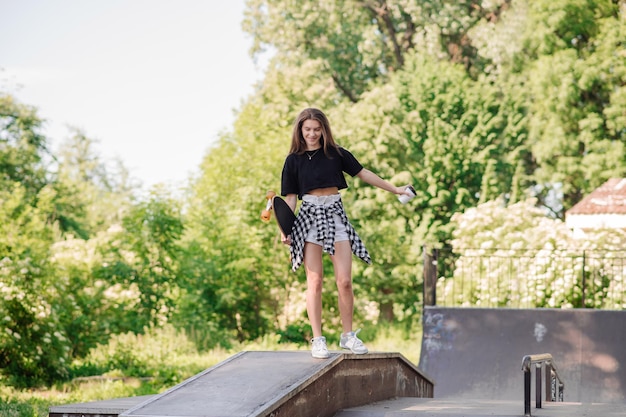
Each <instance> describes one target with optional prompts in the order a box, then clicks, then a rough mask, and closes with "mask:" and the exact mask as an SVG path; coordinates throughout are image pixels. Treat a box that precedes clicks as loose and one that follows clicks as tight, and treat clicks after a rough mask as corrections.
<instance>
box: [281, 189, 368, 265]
mask: <svg viewBox="0 0 626 417" xmlns="http://www.w3.org/2000/svg"><path fill="white" fill-rule="evenodd" d="M333 214H337V215H338V216H339V217H341V221H342V223H343V224H344V225H345V226H346V231H347V232H348V237H349V238H350V245H351V247H352V253H353V254H355V255H356V256H357V257H358V258H360V259H361V260H363V261H364V262H366V263H368V264H370V263H372V259H371V258H370V255H369V253H368V252H367V249H365V244H363V241H362V240H361V238H360V237H359V235H358V234H357V232H356V230H354V227H352V225H351V224H350V222H349V221H348V216H347V215H346V212H345V211H344V209H343V204H342V203H341V200H339V201H335V202H334V203H332V204H330V205H320V204H312V203H310V202H307V201H303V202H302V205H301V206H300V211H299V212H298V216H297V217H296V221H295V223H294V225H293V229H292V231H291V248H290V252H291V269H292V270H293V271H296V270H297V269H298V268H299V267H300V265H302V262H304V243H305V239H306V235H307V234H308V232H309V230H310V229H311V227H313V226H315V227H316V228H317V240H319V241H321V242H323V243H324V244H323V250H324V252H326V253H328V254H330V255H334V254H335V219H334V218H333Z"/></svg>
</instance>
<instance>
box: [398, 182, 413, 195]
mask: <svg viewBox="0 0 626 417" xmlns="http://www.w3.org/2000/svg"><path fill="white" fill-rule="evenodd" d="M409 187H411V188H413V186H412V185H411V184H407V185H403V186H402V187H396V190H395V191H394V194H397V195H408V196H409V197H413V194H412V193H411V191H409Z"/></svg>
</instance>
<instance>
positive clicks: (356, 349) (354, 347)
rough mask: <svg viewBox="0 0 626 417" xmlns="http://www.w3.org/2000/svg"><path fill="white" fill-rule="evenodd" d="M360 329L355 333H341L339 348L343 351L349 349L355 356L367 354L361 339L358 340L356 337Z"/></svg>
mask: <svg viewBox="0 0 626 417" xmlns="http://www.w3.org/2000/svg"><path fill="white" fill-rule="evenodd" d="M360 331H361V329H359V330H357V331H356V332H348V333H342V334H341V339H340V341H339V346H341V347H342V348H343V349H350V350H351V351H352V353H355V354H357V355H363V354H365V353H367V347H366V346H365V345H364V344H363V342H362V341H361V339H359V338H358V337H357V336H356V335H357V334H359V332H360Z"/></svg>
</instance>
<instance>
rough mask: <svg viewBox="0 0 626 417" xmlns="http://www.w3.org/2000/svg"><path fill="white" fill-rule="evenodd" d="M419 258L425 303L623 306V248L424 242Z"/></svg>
mask: <svg viewBox="0 0 626 417" xmlns="http://www.w3.org/2000/svg"><path fill="white" fill-rule="evenodd" d="M423 257H424V303H425V305H439V306H446V307H454V306H459V307H460V306H463V307H500V308H501V307H511V308H536V307H541V308H602V309H611V310H622V309H625V308H626V248H625V249H624V250H607V251H600V250H582V251H576V250H563V249H541V250H527V249H524V250H516V249H459V248H454V249H453V248H444V249H433V248H428V247H424V251H423Z"/></svg>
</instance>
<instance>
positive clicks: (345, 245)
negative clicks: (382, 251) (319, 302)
mask: <svg viewBox="0 0 626 417" xmlns="http://www.w3.org/2000/svg"><path fill="white" fill-rule="evenodd" d="M331 259H332V261H333V268H334V270H335V281H336V282H337V292H338V295H339V297H338V298H339V314H340V316H341V325H342V328H343V333H348V332H351V331H352V316H353V313H354V292H353V290H352V248H351V246H350V241H349V240H344V241H341V242H335V255H333V256H331Z"/></svg>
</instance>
